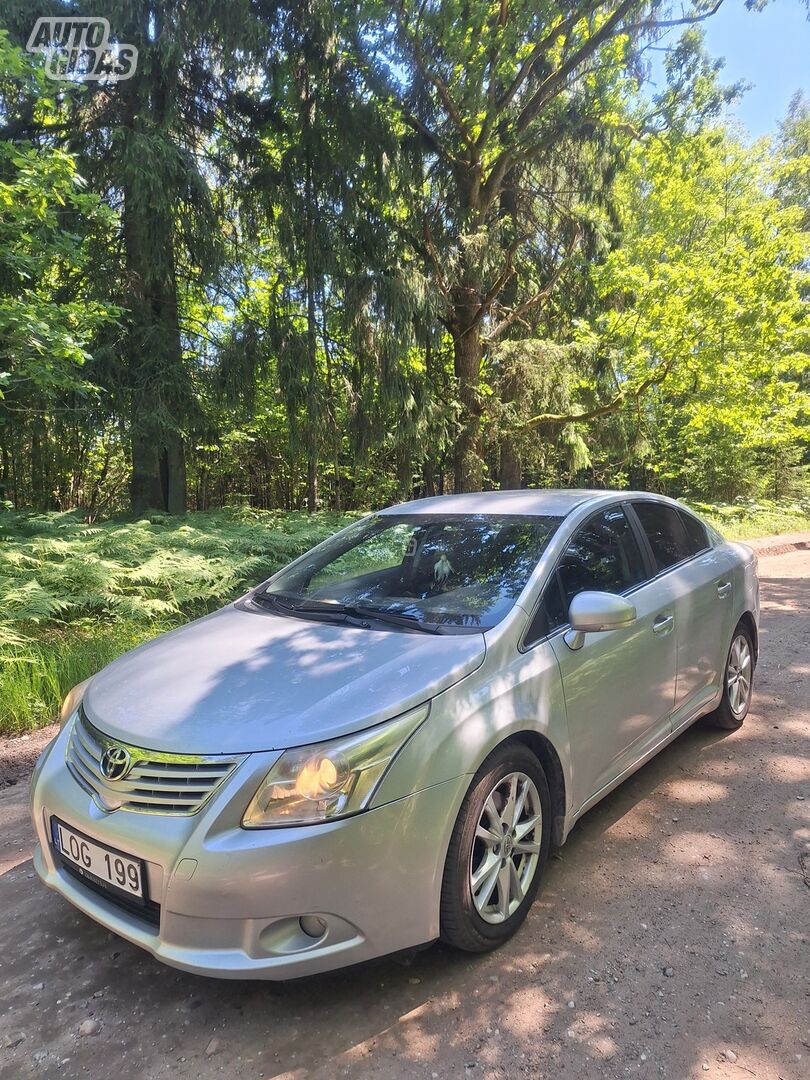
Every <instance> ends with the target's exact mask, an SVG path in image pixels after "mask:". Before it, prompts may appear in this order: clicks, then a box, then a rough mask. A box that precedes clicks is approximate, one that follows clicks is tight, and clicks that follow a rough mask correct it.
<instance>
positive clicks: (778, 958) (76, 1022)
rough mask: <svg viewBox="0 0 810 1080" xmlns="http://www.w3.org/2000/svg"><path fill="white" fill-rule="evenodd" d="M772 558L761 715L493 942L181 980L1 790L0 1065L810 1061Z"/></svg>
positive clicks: (635, 798) (800, 793) (808, 620)
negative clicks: (95, 908)
mask: <svg viewBox="0 0 810 1080" xmlns="http://www.w3.org/2000/svg"><path fill="white" fill-rule="evenodd" d="M761 572H762V576H763V590H764V601H765V610H764V622H763V630H762V660H761V664H760V667H759V670H758V673H757V682H756V688H755V689H756V693H755V699H754V709H753V712H752V714H751V715H750V716H749V718H748V720H747V721H746V724H745V726H744V728H743V729H742V731H740V732H738V733H736V734H733V735H725V736H723V735H722V734H721V733H718V732H716V731H713V730H711V729H708V728H706V727H703V726H701V725H698V726H697V727H696V728H693V729H692V730H691V731H689V732H688V733H687V734H685V735H684V736H683V737H682V738H681V739H680V740H678V741H677V742H676V743H675V744H673V745H672V746H671V747H670V748H669V749H668V750H666V751H664V753H662V754H661V755H659V757H658V758H656V759H655V760H654V761H653V762H651V763H650V764H649V765H647V766H646V767H645V768H644V769H643V770H641V771H640V772H639V773H637V774H636V775H635V777H633V778H632V779H631V780H630V781H628V782H627V783H626V784H624V785H623V787H621V788H619V789H618V790H617V791H616V792H615V793H614V794H613V795H612V796H610V797H609V798H607V799H606V800H605V801H603V802H602V803H601V804H600V805H599V806H598V807H596V809H594V810H593V811H591V813H590V814H588V815H587V816H586V818H585V819H584V820H583V821H582V822H581V823H580V824H579V825H578V826H577V828H576V829H575V830H574V833H573V835H572V836H571V839H570V840H569V842H568V843H567V844H566V846H565V847H564V848H563V849H562V851H561V852H560V855H559V858H555V859H554V860H553V861H552V862H551V864H550V871H549V874H548V878H547V882H546V885H545V888H544V889H543V891H542V892H541V894H540V897H539V899H538V901H537V902H536V903H535V905H534V907H533V909H532V912H531V914H530V916H529V919H528V921H527V923H526V925H525V926H524V928H523V929H522V930H521V932H520V933H519V934H518V936H517V938H516V939H515V940H513V941H512V942H511V943H510V944H509V945H507V946H506V947H505V948H503V949H501V950H500V951H499V952H497V953H494V954H491V955H489V956H487V957H484V958H470V957H464V956H458V955H454V954H452V953H450V952H449V951H447V950H445V949H442V948H438V947H436V948H433V949H430V950H428V951H426V952H423V953H420V954H418V955H417V956H416V957H415V958H414V959H413V961H412V962H411V963H410V964H409V965H407V964H404V963H402V962H396V961H392V960H387V961H382V962H380V963H377V964H375V965H372V966H369V967H366V968H363V969H360V970H353V971H347V972H343V973H339V974H336V975H333V976H330V977H321V978H317V979H312V980H309V981H306V982H299V983H296V984H287V985H272V984H261V983H216V982H212V981H208V980H204V979H199V978H195V977H193V976H189V975H183V974H179V973H177V972H175V971H172V970H170V969H169V968H165V967H162V966H161V965H160V964H158V963H156V962H155V961H153V960H152V959H151V958H150V957H149V956H147V955H146V954H145V953H142V952H140V951H139V950H138V949H136V948H135V947H134V946H131V945H128V944H127V943H126V942H123V941H120V940H118V939H116V938H114V937H113V936H112V935H111V934H108V933H107V932H106V931H105V930H103V929H101V928H100V927H98V926H97V925H95V924H94V923H93V922H91V921H90V920H88V919H86V918H85V917H84V916H82V915H79V914H78V913H76V912H75V911H73V910H72V909H71V908H70V907H69V906H68V905H67V904H66V903H65V902H63V901H62V900H60V899H59V898H58V897H56V896H55V895H53V894H51V893H48V892H46V891H45V890H44V889H43V888H42V887H41V886H40V885H39V884H38V882H37V881H36V880H35V879H34V875H33V871H32V868H31V861H30V855H31V844H32V834H31V829H30V826H29V823H28V817H27V814H28V811H27V792H26V791H25V790H24V785H23V784H17V785H16V786H13V787H10V788H7V789H6V790H5V791H2V792H0V830H1V831H0V965H1V966H0V1077H2V1080H17V1078H23V1077H29V1076H37V1077H44V1076H47V1077H66V1078H67V1077H76V1078H80V1077H88V1076H92V1077H104V1078H107V1077H115V1078H118V1080H130V1078H135V1077H142V1078H146V1080H151V1078H157V1077H163V1076H168V1075H169V1074H171V1075H172V1076H173V1077H176V1078H178V1080H183V1078H194V1080H211V1078H213V1077H222V1076H226V1077H240V1078H241V1077H250V1078H254V1077H255V1078H258V1077H268V1078H269V1077H276V1078H280V1077H284V1078H290V1080H293V1078H296V1080H297V1078H302V1077H319V1078H324V1080H331V1078H333V1077H338V1076H349V1077H360V1076H362V1077H366V1076H368V1077H385V1078H386V1080H388V1078H391V1080H398V1078H406V1077H407V1078H411V1077H425V1078H429V1080H437V1078H442V1080H444V1078H464V1080H479V1078H481V1080H482V1078H486V1077H490V1078H495V1077H504V1078H512V1077H520V1076H530V1077H533V1078H534V1077H554V1078H555V1080H557V1078H560V1077H562V1078H565V1077H571V1078H574V1077H575V1078H577V1080H583V1078H584V1080H589V1078H591V1077H593V1078H597V1077H599V1078H602V1077H606V1078H614V1077H615V1078H618V1077H625V1076H632V1077H635V1076H641V1077H670V1078H673V1080H684V1078H688V1077H704V1076H706V1077H712V1078H716V1077H723V1078H735V1080H745V1078H746V1077H748V1076H755V1077H759V1078H762V1080H777V1078H779V1077H782V1078H784V1080H800V1078H801V1080H806V1078H810V944H809V943H808V933H809V932H810V552H806V551H805V552H796V553H793V554H788V555H780V556H777V557H773V558H766V559H763V560H762V562H761ZM358 888H362V881H359V882H358ZM88 1021H89V1023H88ZM83 1025H84V1026H83ZM81 1031H92V1032H94V1034H85V1035H82V1034H80V1032H81Z"/></svg>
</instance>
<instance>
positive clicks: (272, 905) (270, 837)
mask: <svg viewBox="0 0 810 1080" xmlns="http://www.w3.org/2000/svg"><path fill="white" fill-rule="evenodd" d="M67 737H68V729H67V728H66V729H65V731H63V732H62V733H61V734H60V735H59V736H58V737H57V738H56V739H55V740H54V742H53V743H51V745H50V746H49V747H48V749H47V750H46V751H45V753H44V754H43V757H42V758H41V759H40V762H39V763H38V765H37V769H36V771H35V773H34V783H33V790H32V813H33V819H34V825H35V828H36V830H37V837H38V840H39V843H38V845H37V849H36V851H35V853H34V867H35V869H36V871H37V873H38V875H39V877H40V878H41V879H42V881H43V882H44V883H45V884H46V885H47V886H49V887H50V888H52V889H54V890H55V891H56V892H58V893H61V895H62V896H64V897H65V898H66V899H67V900H69V901H70V902H71V903H72V904H73V905H74V906H75V907H77V908H79V909H80V910H81V911H83V912H85V914H87V915H89V916H90V917H91V918H93V919H95V920H96V921H97V922H99V923H101V924H102V925H103V926H106V927H107V928H108V929H110V930H112V931H114V932H115V933H117V934H119V935H120V936H121V937H123V938H126V939H127V940H129V941H131V942H133V943H134V944H136V945H140V946H141V947H142V948H144V949H146V950H148V951H149V952H150V953H152V955H153V956H155V957H157V958H158V959H159V960H162V961H164V962H165V963H167V964H171V965H172V966H174V967H178V968H182V969H183V970H185V971H192V972H195V973H197V974H202V975H213V976H219V977H221V978H239V979H243V978H263V979H288V978H294V977H297V976H301V975H310V974H315V973H318V972H323V971H328V970H331V969H333V968H338V967H342V966H344V965H346V964H353V963H358V962H360V961H363V960H368V959H371V958H373V957H376V956H382V955H385V954H387V953H391V952H396V951H397V950H400V949H405V948H411V947H413V946H417V945H421V944H424V943H425V942H428V941H431V940H433V939H434V938H436V937H437V936H438V933H439V899H440V891H441V879H442V873H443V869H444V859H445V854H446V851H447V846H448V843H449V839H450V833H451V831H452V828H453V823H454V821H455V818H456V815H457V813H458V808H459V806H460V804H461V800H462V799H463V797H464V793H465V791H466V787H467V783H468V778H467V777H464V776H461V777H458V778H457V779H454V780H449V781H446V782H445V783H441V784H437V785H435V786H432V787H429V788H425V789H424V790H422V791H419V792H417V793H415V794H413V795H409V796H408V797H407V798H403V799H399V800H398V801H396V802H392V803H387V804H385V805H382V806H379V807H377V808H376V809H373V810H369V811H366V812H365V813H362V814H358V815H356V816H355V817H351V818H346V819H344V820H342V821H334V822H329V823H326V824H323V825H315V826H307V827H290V828H279V829H267V830H245V829H242V828H240V824H239V823H240V821H241V815H242V813H243V812H244V808H245V807H246V806H247V804H248V801H249V799H250V797H251V795H252V794H253V792H254V791H255V790H256V787H257V786H258V784H259V782H260V780H261V779H262V777H263V776H264V775H265V774H266V773H267V771H268V769H269V768H270V766H271V765H272V763H273V761H274V760H275V759H276V758H277V756H278V755H277V754H275V753H270V754H253V755H251V756H250V757H249V758H247V760H246V761H245V762H244V763H243V764H242V765H241V766H240V767H239V768H238V769H237V771H236V772H235V773H234V774H233V775H232V776H231V777H230V778H229V780H228V781H226V783H225V784H224V785H223V787H222V788H221V789H220V790H219V791H218V792H217V794H216V795H215V796H214V797H213V799H212V800H211V802H210V803H208V804H207V805H206V806H205V808H204V809H203V810H202V811H201V812H200V813H199V814H196V815H193V816H190V817H171V816H167V815H163V814H142V813H134V812H132V811H129V810H117V811H115V812H113V813H105V812H104V811H102V810H100V809H99V808H98V807H97V806H96V804H95V803H94V802H93V800H92V798H91V797H90V795H89V794H88V793H87V792H86V791H85V790H84V789H83V788H82V787H81V786H80V785H79V784H78V783H77V782H76V780H75V779H74V778H73V776H72V775H71V774H70V772H69V771H68V769H67V767H66V765H65V745H66V742H67ZM52 816H56V817H58V818H60V819H61V820H62V821H64V822H65V823H66V824H67V825H73V826H74V827H75V828H76V829H78V830H80V831H81V832H84V833H86V834H88V835H89V836H91V837H95V838H96V839H98V840H100V841H101V842H102V843H105V844H107V845H109V846H110V847H114V848H118V849H119V850H120V851H122V852H125V853H127V854H129V855H132V856H135V857H138V858H141V859H143V860H144V862H145V864H146V880H147V885H148V894H149V898H150V900H151V901H153V902H154V903H155V904H157V905H159V913H158V915H157V916H156V917H155V921H156V922H157V925H154V924H150V923H149V922H148V921H147V920H146V919H144V918H142V917H141V916H140V915H136V914H133V913H132V912H131V911H128V910H125V909H124V908H122V907H121V906H120V905H119V904H118V903H116V901H115V900H114V899H112V898H108V897H106V896H104V895H100V894H98V893H97V892H95V891H93V890H92V889H91V888H89V887H88V886H87V885H86V884H85V883H83V882H82V881H80V880H78V879H76V878H75V877H74V876H73V875H72V874H70V873H69V872H67V871H66V870H65V869H64V867H63V866H62V865H61V864H60V862H59V860H58V856H56V854H55V852H54V850H53V847H52V844H51V835H50V819H51V817H52ZM303 915H316V916H318V917H319V918H320V919H321V920H322V922H323V923H324V924H325V926H326V931H325V933H324V934H323V935H322V936H321V937H319V938H314V937H309V936H308V935H307V934H305V933H304V932H303V930H302V929H301V925H300V922H299V919H300V917H301V916H303Z"/></svg>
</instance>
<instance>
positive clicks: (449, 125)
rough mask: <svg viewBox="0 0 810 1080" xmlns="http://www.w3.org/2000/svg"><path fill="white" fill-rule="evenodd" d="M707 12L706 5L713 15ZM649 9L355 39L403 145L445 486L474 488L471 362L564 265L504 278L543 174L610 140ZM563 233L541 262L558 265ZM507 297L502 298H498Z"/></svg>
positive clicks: (522, 14)
mask: <svg viewBox="0 0 810 1080" xmlns="http://www.w3.org/2000/svg"><path fill="white" fill-rule="evenodd" d="M715 6H716V5H715ZM708 9H709V5H708V4H706V5H705V7H701V6H698V7H696V9H694V14H693V15H689V16H685V17H684V18H683V19H673V20H667V19H666V17H665V13H666V4H664V3H660V2H656V0H651V2H642V0H618V2H610V0H607V2H605V0H586V2H584V3H582V2H577V3H567V4H563V5H559V4H557V3H552V2H548V3H546V2H544V3H540V4H538V3H537V2H536V0H516V2H512V3H509V2H507V0H503V2H501V3H496V4H493V3H491V2H489V0H481V2H478V3H469V2H467V0H463V2H462V0H453V2H451V3H444V2H443V3H433V2H430V0H428V2H424V0H419V2H410V0H396V3H395V5H394V10H393V13H392V12H391V8H390V6H389V5H388V4H387V3H386V4H385V5H383V6H380V7H379V8H378V9H376V10H375V9H374V8H373V7H372V9H371V13H370V16H369V18H368V20H367V22H366V23H365V25H364V26H363V27H362V28H361V30H360V31H359V33H358V35H357V41H356V46H357V48H358V50H359V51H361V52H362V53H363V54H364V55H365V56H366V58H367V66H368V70H369V72H371V73H373V75H374V77H375V83H374V85H375V87H376V89H377V91H378V92H379V93H380V94H385V95H387V96H388V98H389V99H390V101H391V102H392V103H393V104H394V105H395V107H396V109H397V111H398V114H399V117H400V119H401V122H402V123H403V124H404V125H405V127H406V129H408V130H410V131H411V132H413V133H414V134H415V136H416V137H417V142H418V152H419V154H420V155H422V156H423V158H424V161H425V176H424V180H423V183H422V184H420V185H418V186H417V187H416V188H414V189H412V191H411V196H412V199H411V205H412V215H411V220H410V222H409V233H410V241H411V243H412V245H413V247H414V249H415V250H417V251H418V252H419V254H420V256H421V257H422V258H423V260H424V263H425V266H426V268H427V272H428V273H429V274H430V277H431V279H432V283H433V285H434V287H435V289H436V291H437V292H438V294H439V295H440V296H441V298H442V306H443V311H442V320H443V322H444V325H445V326H446V328H447V330H448V332H449V333H450V335H451V337H452V342H453V351H454V368H455V375H456V381H457V392H458V399H459V403H460V422H459V430H458V436H457V440H456V447H455V486H456V489H457V490H459V491H467V490H475V489H478V488H479V487H480V486H481V483H482V456H481V418H482V413H483V401H482V397H481V388H480V380H481V371H482V362H483V359H484V356H485V353H486V350H487V349H488V347H490V346H491V345H493V344H494V343H495V342H496V341H498V340H500V339H501V338H502V337H503V336H504V334H506V333H507V332H508V331H509V330H510V329H511V328H512V327H514V326H515V325H519V324H520V322H521V320H524V319H526V318H527V317H529V316H530V315H532V314H533V313H535V312H536V311H537V309H538V308H540V307H542V305H544V304H546V303H547V302H548V300H549V297H550V294H551V293H552V291H553V289H554V287H555V284H556V282H557V280H558V278H559V276H560V274H561V273H563V272H564V269H565V267H564V261H565V260H562V265H561V260H560V258H559V257H557V258H554V257H546V258H545V259H544V260H543V262H545V263H546V265H547V266H549V265H550V266H551V267H553V269H552V270H551V272H550V273H549V272H548V271H546V273H545V274H543V273H542V264H541V268H540V273H539V274H538V273H534V274H533V273H526V274H525V275H519V274H518V266H519V264H520V263H521V261H523V262H524V265H527V266H528V265H529V264H530V263H531V261H532V260H530V259H528V258H527V259H523V260H522V258H521V257H522V254H523V253H524V252H525V251H526V248H527V245H529V244H531V243H532V242H534V241H536V229H535V223H534V221H533V220H532V219H533V214H534V209H535V207H536V193H537V184H538V176H542V175H548V174H553V173H554V172H555V165H556V163H557V162H558V161H559V160H560V159H561V158H562V157H564V156H565V155H566V154H567V153H568V152H569V151H570V148H571V146H572V145H575V144H577V143H581V142H583V141H591V142H596V143H602V144H603V145H604V143H605V142H607V141H608V140H609V138H610V133H611V129H615V127H616V119H617V106H618V103H619V98H620V96H621V93H622V88H623V85H624V80H625V77H626V75H627V73H628V71H629V69H630V68H631V66H632V64H633V62H634V51H633V50H634V45H635V43H636V42H637V41H638V40H640V39H641V38H642V37H644V36H645V35H649V34H654V33H655V32H656V31H657V30H658V29H660V28H661V26H662V25H664V23H666V25H675V24H676V23H680V22H689V21H691V20H692V19H696V18H700V17H702V13H703V12H705V11H707V10H708ZM581 239H582V233H581V231H579V230H577V229H576V227H575V223H574V222H572V223H571V225H570V227H569V228H568V229H565V228H563V229H560V230H559V232H558V234H557V235H555V236H554V237H553V238H551V241H550V244H551V250H552V251H556V252H558V253H559V252H562V253H564V254H565V256H566V257H569V258H571V257H574V256H575V255H576V253H577V250H578V247H579V245H580V243H581ZM510 284H511V286H512V287H511V289H510V288H509V286H510Z"/></svg>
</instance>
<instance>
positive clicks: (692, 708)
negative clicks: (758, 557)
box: [631, 500, 734, 730]
mask: <svg viewBox="0 0 810 1080" xmlns="http://www.w3.org/2000/svg"><path fill="white" fill-rule="evenodd" d="M631 506H632V510H631V513H633V512H634V513H635V514H636V517H637V520H638V521H639V524H640V525H641V528H642V530H643V532H644V534H645V536H646V539H647V542H648V544H649V548H650V553H651V555H652V558H653V561H654V564H655V571H656V575H657V581H658V582H659V587H660V589H661V590H662V595H666V596H668V597H669V598H670V602H671V603H672V604H673V606H674V608H675V637H676V639H677V653H678V676H677V683H676V690H675V711H674V714H673V718H672V724H673V728H674V729H675V730H677V729H678V728H679V727H681V726H682V725H683V724H686V723H688V722H689V721H690V720H691V719H692V718H693V717H694V715H695V713H696V712H699V711H700V710H701V709H703V708H705V707H706V706H707V705H708V704H710V703H711V702H712V700H713V699H714V698H715V697H716V696H717V693H718V692H719V690H720V684H721V680H722V677H723V670H724V668H725V660H726V652H727V650H728V646H729V642H730V639H731V631H732V629H733V627H732V625H731V622H732V619H733V612H734V604H733V595H732V593H733V583H732V574H731V570H732V566H731V559H730V556H729V555H728V553H727V552H726V551H725V550H724V549H723V548H721V547H714V546H712V543H711V541H710V539H709V536H708V533H707V531H706V528H705V526H704V525H703V523H702V522H701V521H699V520H698V519H697V518H696V517H694V516H693V515H692V514H689V513H688V511H686V510H681V509H680V508H676V507H674V506H670V505H668V504H667V503H662V502H654V501H652V500H638V501H633V502H632V503H631Z"/></svg>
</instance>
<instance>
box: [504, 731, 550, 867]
mask: <svg viewBox="0 0 810 1080" xmlns="http://www.w3.org/2000/svg"><path fill="white" fill-rule="evenodd" d="M506 742H520V743H523V745H524V746H526V747H527V748H528V749H529V750H531V752H532V753H533V754H534V756H535V757H536V758H537V759H538V761H539V762H540V764H541V765H542V766H543V772H544V773H545V774H546V780H547V781H548V790H549V794H550V796H551V842H552V844H554V845H555V846H557V847H559V846H560V845H561V844H562V843H563V841H564V840H565V810H566V792H565V773H564V772H563V767H562V762H561V761H560V756H559V754H558V753H557V751H556V750H555V748H554V744H553V743H552V742H551V740H550V739H548V738H546V736H545V735H541V734H540V732H539V731H528V730H527V731H518V732H516V733H515V734H514V735H511V736H510V737H509V739H507V740H506ZM501 745H503V744H501Z"/></svg>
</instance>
